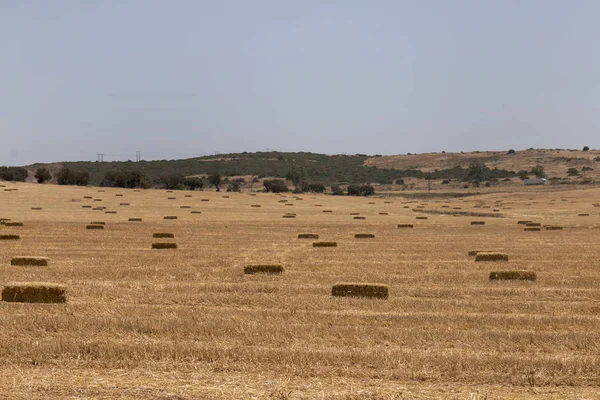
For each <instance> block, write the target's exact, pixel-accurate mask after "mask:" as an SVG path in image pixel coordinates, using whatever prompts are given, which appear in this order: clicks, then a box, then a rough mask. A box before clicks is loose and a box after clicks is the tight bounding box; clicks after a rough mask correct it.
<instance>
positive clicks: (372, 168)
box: [25, 149, 600, 185]
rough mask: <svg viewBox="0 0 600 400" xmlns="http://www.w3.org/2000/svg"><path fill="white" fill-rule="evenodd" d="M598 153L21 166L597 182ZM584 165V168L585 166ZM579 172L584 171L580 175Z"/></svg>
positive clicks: (255, 156)
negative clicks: (476, 174)
mask: <svg viewBox="0 0 600 400" xmlns="http://www.w3.org/2000/svg"><path fill="white" fill-rule="evenodd" d="M597 160H600V151H598V150H590V151H581V150H543V149H535V150H534V149H530V150H519V151H516V152H514V153H513V154H509V153H508V152H507V151H503V152H489V151H488V152H470V153H427V154H413V155H396V156H367V155H366V154H355V155H325V154H317V153H310V152H275V151H272V152H257V153H234V154H220V155H216V156H205V157H197V158H189V159H181V160H157V161H140V162H132V161H124V162H92V161H81V162H62V163H52V164H32V165H29V166H26V167H25V168H27V169H28V170H29V172H30V176H33V174H34V173H35V170H36V169H37V168H40V167H44V168H47V169H49V170H50V171H51V173H52V174H55V173H56V172H57V171H58V170H59V169H60V168H62V167H68V168H71V169H76V170H85V171H87V172H88V173H89V174H90V184H93V185H99V184H101V182H102V180H103V178H104V175H105V174H106V172H108V171H115V170H122V171H137V172H140V173H142V174H144V175H146V176H147V177H148V178H149V180H150V181H151V182H153V183H154V184H157V185H158V184H160V178H161V177H162V176H165V175H168V174H179V175H184V176H207V175H209V174H213V173H218V174H221V175H222V176H223V177H224V178H226V177H232V178H233V177H240V176H241V177H246V178H248V177H257V178H259V179H260V178H265V177H274V178H284V177H285V175H286V173H287V172H288V171H289V170H290V168H291V166H292V165H295V166H299V167H302V168H304V170H305V171H306V173H307V176H308V179H309V181H310V182H314V183H323V184H328V185H330V184H358V183H379V184H392V183H394V182H396V180H398V179H405V178H410V179H413V180H414V179H425V178H427V177H429V178H431V179H434V180H442V179H450V180H458V181H462V180H468V179H469V175H468V174H469V169H468V168H469V165H471V164H472V163H474V162H478V163H484V164H485V166H486V167H487V168H488V169H489V171H488V175H487V176H488V179H492V178H496V179H500V178H516V177H517V173H518V172H519V171H521V172H522V171H531V169H532V168H533V167H535V166H536V165H542V166H543V167H544V169H545V171H546V174H547V176H548V177H549V178H553V177H554V178H565V179H566V178H567V177H568V174H567V171H568V169H569V168H576V169H577V170H578V171H579V172H580V173H579V176H578V177H569V179H571V180H576V179H583V178H584V177H585V178H586V179H593V180H598V179H599V178H600V162H599V161H597ZM584 167H585V168H584ZM582 169H583V171H582Z"/></svg>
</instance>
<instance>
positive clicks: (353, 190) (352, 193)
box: [346, 185, 360, 196]
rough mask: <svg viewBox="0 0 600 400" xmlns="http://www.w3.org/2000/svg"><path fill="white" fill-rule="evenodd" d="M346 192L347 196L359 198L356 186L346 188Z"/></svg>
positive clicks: (358, 189)
mask: <svg viewBox="0 0 600 400" xmlns="http://www.w3.org/2000/svg"><path fill="white" fill-rule="evenodd" d="M346 191H347V192H348V196H360V186H358V185H350V186H348V187H347V188H346Z"/></svg>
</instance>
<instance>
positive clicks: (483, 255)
mask: <svg viewBox="0 0 600 400" xmlns="http://www.w3.org/2000/svg"><path fill="white" fill-rule="evenodd" d="M475 261H508V254H504V253H491V252H489V253H488V252H481V251H479V252H477V254H476V255H475Z"/></svg>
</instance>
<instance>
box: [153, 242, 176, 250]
mask: <svg viewBox="0 0 600 400" xmlns="http://www.w3.org/2000/svg"><path fill="white" fill-rule="evenodd" d="M152 248H153V249H176V248H177V243H169V242H160V243H152Z"/></svg>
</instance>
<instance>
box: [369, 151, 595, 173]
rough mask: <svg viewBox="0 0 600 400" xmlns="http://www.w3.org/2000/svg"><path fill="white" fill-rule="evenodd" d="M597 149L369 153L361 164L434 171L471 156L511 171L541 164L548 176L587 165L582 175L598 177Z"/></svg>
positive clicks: (466, 161)
mask: <svg viewBox="0 0 600 400" xmlns="http://www.w3.org/2000/svg"><path fill="white" fill-rule="evenodd" d="M597 157H600V150H590V151H581V150H546V149H532V150H520V151H516V153H515V154H508V153H507V152H506V151H502V152H500V151H485V152H472V153H427V154H413V155H397V156H383V157H373V158H369V159H367V160H366V161H365V165H368V166H375V167H377V168H396V169H402V170H405V169H420V170H422V171H425V172H428V171H434V170H436V169H439V170H440V169H447V168H453V167H456V166H457V165H459V166H461V167H468V166H469V164H470V163H471V162H473V161H475V160H480V161H483V162H484V163H485V165H487V166H488V167H489V168H492V169H493V168H499V169H507V170H511V171H517V172H518V171H520V170H527V171H530V170H531V168H532V167H535V166H536V165H538V164H539V165H542V166H543V167H544V169H545V171H546V174H547V175H548V177H550V178H551V177H559V178H564V177H566V176H567V170H568V169H569V168H572V167H574V168H577V169H578V170H579V171H581V168H583V167H591V168H593V170H592V171H585V172H582V173H581V175H582V176H584V177H591V178H594V179H596V178H600V162H598V161H594V159H596V158H597Z"/></svg>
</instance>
